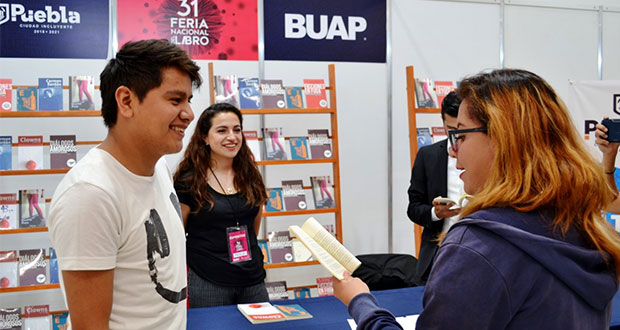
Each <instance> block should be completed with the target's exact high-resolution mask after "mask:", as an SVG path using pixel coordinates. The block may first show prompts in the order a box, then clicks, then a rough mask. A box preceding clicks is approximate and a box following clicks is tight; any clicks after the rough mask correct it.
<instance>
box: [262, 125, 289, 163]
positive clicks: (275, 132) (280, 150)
mask: <svg viewBox="0 0 620 330" xmlns="http://www.w3.org/2000/svg"><path fill="white" fill-rule="evenodd" d="M263 145H264V146H265V159H266V160H286V159H287V157H286V149H284V135H282V127H277V128H263Z"/></svg>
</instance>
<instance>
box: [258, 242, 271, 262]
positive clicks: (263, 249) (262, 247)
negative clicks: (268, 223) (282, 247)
mask: <svg viewBox="0 0 620 330" xmlns="http://www.w3.org/2000/svg"><path fill="white" fill-rule="evenodd" d="M258 247H259V248H260V250H261V252H263V264H265V265H268V264H270V263H271V257H270V256H269V242H268V241H267V240H266V239H260V240H258Z"/></svg>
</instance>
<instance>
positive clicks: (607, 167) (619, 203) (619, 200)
mask: <svg viewBox="0 0 620 330" xmlns="http://www.w3.org/2000/svg"><path fill="white" fill-rule="evenodd" d="M607 119H609V118H608V117H605V118H604V119H603V120H604V121H605V120H607ZM608 132H609V128H607V127H606V126H605V125H604V124H603V122H601V123H598V124H596V131H595V132H594V135H595V136H596V140H595V143H596V145H597V146H598V148H599V149H600V150H601V152H602V153H603V159H602V161H601V165H602V166H603V171H605V178H606V179H607V185H608V186H609V187H610V188H611V190H613V192H614V194H615V195H616V198H615V199H614V200H613V201H612V202H611V203H609V204H608V205H607V207H606V208H605V211H607V212H612V213H620V195H619V194H618V187H617V185H616V178H615V175H614V173H615V171H616V157H617V155H618V148H619V147H620V142H609V141H608V140H607V139H608V134H607V133H608Z"/></svg>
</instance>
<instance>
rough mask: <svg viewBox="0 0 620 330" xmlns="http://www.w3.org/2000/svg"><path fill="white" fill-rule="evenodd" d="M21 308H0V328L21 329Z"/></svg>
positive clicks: (6, 329)
mask: <svg viewBox="0 0 620 330" xmlns="http://www.w3.org/2000/svg"><path fill="white" fill-rule="evenodd" d="M22 325H23V320H22V309H21V308H20V307H9V308H0V329H2V330H22Z"/></svg>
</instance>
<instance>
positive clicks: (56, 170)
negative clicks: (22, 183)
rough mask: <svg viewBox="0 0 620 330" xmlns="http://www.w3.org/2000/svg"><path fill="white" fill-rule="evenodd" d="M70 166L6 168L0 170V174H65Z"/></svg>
mask: <svg viewBox="0 0 620 330" xmlns="http://www.w3.org/2000/svg"><path fill="white" fill-rule="evenodd" d="M69 170H70V168H47V169H41V170H6V171H0V176H6V175H39V174H65V173H67V172H69Z"/></svg>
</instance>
